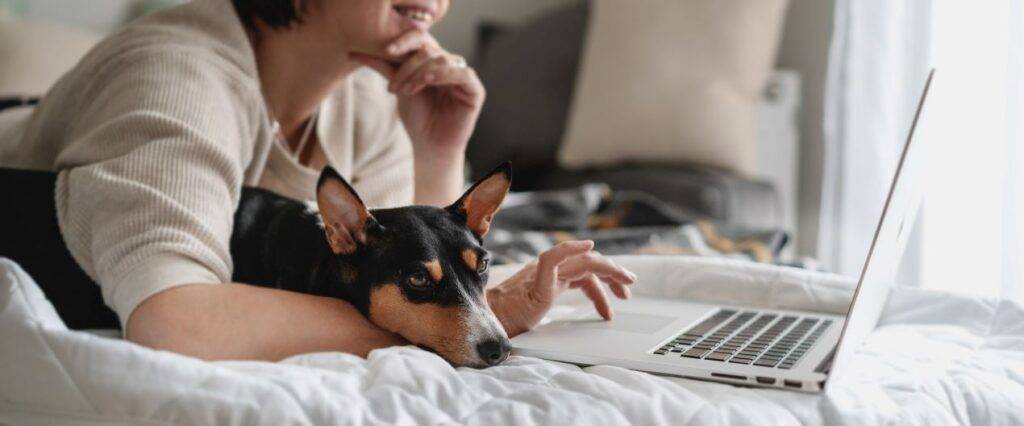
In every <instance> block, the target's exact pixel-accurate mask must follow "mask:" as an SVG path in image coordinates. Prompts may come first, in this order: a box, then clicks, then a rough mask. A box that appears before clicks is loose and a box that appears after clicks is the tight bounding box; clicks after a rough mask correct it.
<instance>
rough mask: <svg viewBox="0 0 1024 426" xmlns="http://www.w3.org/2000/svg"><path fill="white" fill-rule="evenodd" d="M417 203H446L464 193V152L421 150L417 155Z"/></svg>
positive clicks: (438, 204) (445, 204)
mask: <svg viewBox="0 0 1024 426" xmlns="http://www.w3.org/2000/svg"><path fill="white" fill-rule="evenodd" d="M414 158H415V160H414V162H415V164H414V166H413V167H414V169H415V176H414V179H415V187H416V195H415V197H416V204H423V205H428V206H438V207H443V206H447V205H449V204H451V203H453V202H455V200H457V199H458V198H459V196H460V195H462V190H463V186H464V185H465V176H464V175H463V171H464V169H465V164H466V162H465V153H464V152H462V150H458V152H457V153H420V152H417V153H416V154H415V156H414Z"/></svg>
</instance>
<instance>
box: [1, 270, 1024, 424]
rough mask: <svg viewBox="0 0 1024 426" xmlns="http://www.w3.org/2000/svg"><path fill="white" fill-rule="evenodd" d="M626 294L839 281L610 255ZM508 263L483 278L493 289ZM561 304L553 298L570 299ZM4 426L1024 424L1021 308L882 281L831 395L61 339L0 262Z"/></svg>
mask: <svg viewBox="0 0 1024 426" xmlns="http://www.w3.org/2000/svg"><path fill="white" fill-rule="evenodd" d="M618 261H619V262H621V263H623V264H625V265H627V266H628V267H630V268H632V269H633V270H634V271H636V272H637V274H638V275H639V276H640V279H641V283H640V284H638V286H637V287H636V288H635V291H636V293H639V294H645V295H660V296H663V297H678V298H693V299H699V300H704V301H717V302H725V301H732V302H733V303H750V304H755V305H759V306H763V307H775V308H806V309H813V310H817V311H821V312H833V313H842V312H844V311H845V309H846V306H847V301H848V300H849V297H850V295H851V290H852V287H853V283H852V282H851V280H849V279H847V278H844V277H840V276H836V275H830V274H823V273H817V272H810V271H806V270H800V269H794V268H787V267H779V266H771V265H763V264H755V263H751V262H743V261H737V260H732V259H720V258H706V257H704V258H696V257H682V256H672V257H668V256H666V257H656V256H633V257H620V258H618ZM515 267H516V266H514V265H512V266H504V267H496V268H495V271H494V275H495V277H494V279H495V280H498V279H501V277H502V276H504V275H507V274H509V273H511V271H513V270H514V269H515ZM573 297H575V296H568V297H567V298H566V300H564V302H565V303H571V302H573V300H572V298H573ZM0 336H2V339H3V340H2V342H3V343H2V345H0V423H2V424H28V425H31V424H110V423H118V424H120V423H134V424H174V425H184V424H245V425H252V424H268V425H283V424H423V423H432V424H433V423H457V424H487V425H489V426H494V425H504V424H568V423H574V424H673V425H685V424H928V425H942V424H1021V423H1024V409H1022V408H1021V407H1024V307H1022V306H1021V305H1019V304H1015V303H1011V302H1008V301H1001V300H994V299H985V298H972V297H966V296H961V295H954V294H945V293H938V292H932V291H926V290H920V289H914V288H896V289H895V290H894V291H893V292H892V294H891V296H890V300H889V304H888V307H887V309H886V311H885V314H884V316H883V318H882V320H881V323H880V324H879V326H878V328H877V330H876V331H875V332H874V334H872V335H871V336H870V338H869V339H868V340H867V341H866V342H865V344H864V345H863V347H862V348H861V350H860V352H859V354H858V355H857V356H856V358H855V360H854V361H853V362H852V364H851V369H850V372H851V373H853V374H847V375H845V376H843V377H841V378H840V379H838V380H839V381H838V382H837V383H836V385H837V386H836V387H835V388H834V389H833V392H831V393H830V394H828V395H813V394H803V393H795V392H786V391H778V390H765V389H754V388H741V387H734V386H729V385H724V384H717V383H711V382H702V381H696V380H690V379H684V378H673V377H659V376H654V375H650V374H645V373H640V372H634V371H629V370H625V369H621V368H616V367H610V366H592V367H585V368H581V367H578V366H574V365H569V364H562V363H556V362H549V361H543V360H539V359H535V358H527V357H521V356H513V357H511V358H510V359H509V361H508V362H506V363H505V364H503V365H501V366H498V367H494V368H490V369H486V370H474V369H467V368H459V369H453V368H451V367H450V366H449V365H448V364H447V363H445V362H444V361H443V360H442V359H441V358H439V357H437V356H436V355H433V354H430V353H428V352H425V351H422V350H420V349H417V348H414V347H395V348H388V349H382V350H377V351H374V352H372V353H371V354H370V355H369V357H368V358H367V359H362V358H358V357H355V356H351V355H346V354H341V353H314V354H306V355H301V356H296V357H292V358H289V359H286V360H283V361H281V362H277V363H269V362H243V361H230V362H203V361H200V360H197V359H193V358H189V357H185V356H180V355H176V354H173V353H168V352H160V351H154V350H150V349H147V348H143V347H140V346H137V345H134V344H130V343H128V342H125V341H123V340H120V339H117V338H116V336H114V337H110V336H104V335H103V333H100V332H84V331H72V330H69V329H67V328H66V327H65V326H64V324H63V323H62V322H61V320H60V318H59V317H58V315H57V314H56V312H55V311H54V309H53V307H52V305H51V304H50V303H49V302H48V301H47V300H46V299H45V297H44V296H43V294H42V292H41V291H40V290H39V288H38V287H37V286H36V285H35V283H34V282H33V281H32V279H31V278H30V277H29V276H27V275H26V274H25V273H24V272H23V271H22V270H21V269H20V268H19V267H18V266H17V265H16V264H14V263H13V262H11V261H9V260H6V259H0Z"/></svg>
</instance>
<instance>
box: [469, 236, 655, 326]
mask: <svg viewBox="0 0 1024 426" xmlns="http://www.w3.org/2000/svg"><path fill="white" fill-rule="evenodd" d="M593 248H594V242H593V241H570V242H564V243H561V244H558V245H557V246H555V247H552V248H551V249H550V250H548V251H546V252H544V253H541V255H540V256H538V258H537V260H536V261H534V262H532V263H530V264H528V265H526V266H525V267H524V268H523V269H522V270H520V271H519V272H517V273H516V274H515V275H513V276H512V277H510V278H509V279H507V280H505V281H504V282H502V283H501V284H499V285H498V286H496V287H494V288H491V289H489V290H487V303H488V304H489V305H490V307H491V310H492V311H494V315H495V316H496V317H498V321H500V322H501V324H502V326H504V327H505V331H506V332H508V335H509V337H512V336H515V335H518V334H521V333H524V332H526V331H529V330H531V329H532V328H533V327H536V326H537V324H539V323H540V321H541V319H543V318H544V315H545V314H547V312H548V310H550V309H551V307H552V306H553V305H554V303H555V300H556V299H557V298H558V296H559V295H560V294H562V292H564V291H565V290H566V289H573V288H578V289H580V290H582V291H583V293H584V294H585V295H586V296H587V298H589V299H590V300H591V301H592V302H593V303H594V307H595V308H596V309H597V312H598V313H599V314H601V316H602V317H603V318H604V319H606V320H610V319H612V315H613V312H612V307H611V304H610V302H609V301H608V295H607V293H605V290H604V287H603V286H602V282H604V283H606V284H607V285H608V287H610V288H611V290H612V293H614V294H615V296H616V297H618V298H620V299H628V298H629V296H630V291H629V287H628V286H629V285H631V284H633V283H634V282H636V275H635V274H633V273H632V272H630V271H628V270H626V269H625V268H623V267H621V266H619V265H617V264H616V263H615V262H612V261H611V260H610V259H608V258H607V257H604V256H602V255H601V254H599V253H597V252H595V251H592V249H593Z"/></svg>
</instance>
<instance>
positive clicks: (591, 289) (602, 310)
mask: <svg viewBox="0 0 1024 426" xmlns="http://www.w3.org/2000/svg"><path fill="white" fill-rule="evenodd" d="M579 282H580V283H581V284H580V290H582V291H583V294H585V295H586V296H587V298H588V299H590V300H591V301H592V302H594V308H595V309H597V313H598V314H600V315H601V318H604V319H605V320H610V319H612V314H613V313H612V305H611V302H609V301H608V294H606V293H605V292H604V287H602V286H601V281H600V280H598V278H597V277H596V276H594V275H593V274H591V275H588V276H587V277H586V278H584V279H582V280H580V281H579Z"/></svg>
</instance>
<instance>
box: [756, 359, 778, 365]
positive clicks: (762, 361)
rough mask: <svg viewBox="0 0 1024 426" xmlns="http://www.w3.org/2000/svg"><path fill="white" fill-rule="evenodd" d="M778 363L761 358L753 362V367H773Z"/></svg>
mask: <svg viewBox="0 0 1024 426" xmlns="http://www.w3.org/2000/svg"><path fill="white" fill-rule="evenodd" d="M778 362H779V361H778V360H771V359H764V358H761V359H759V360H757V361H755V362H754V365H756V366H758V367H774V366H775V364H776V363H778Z"/></svg>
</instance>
